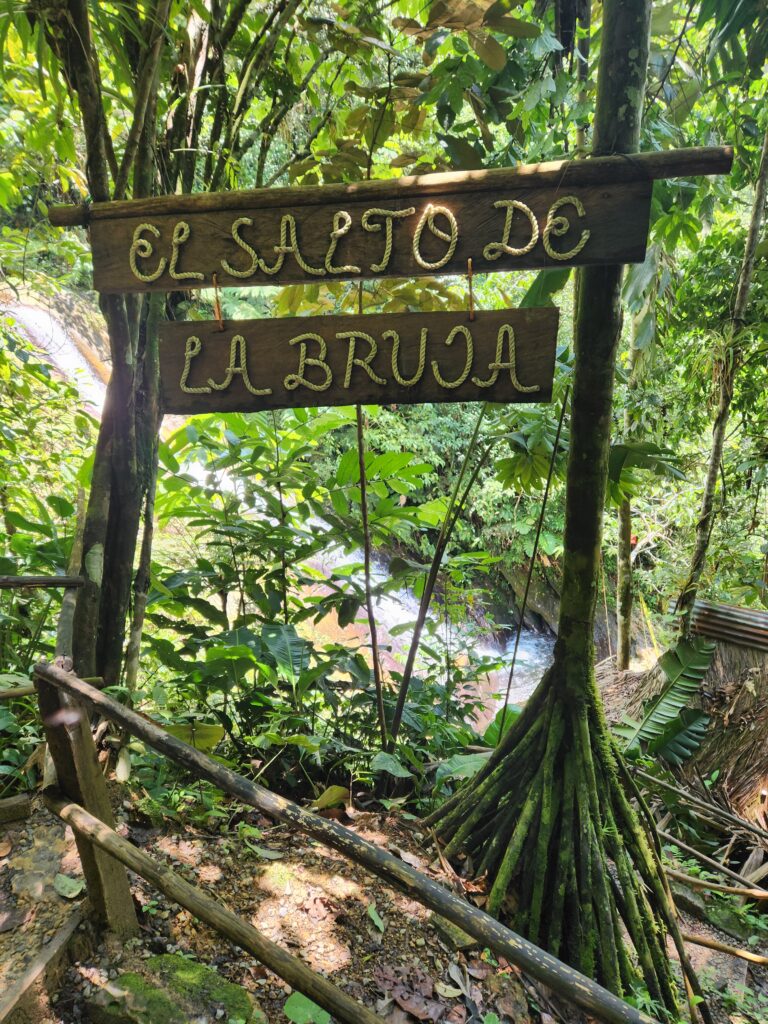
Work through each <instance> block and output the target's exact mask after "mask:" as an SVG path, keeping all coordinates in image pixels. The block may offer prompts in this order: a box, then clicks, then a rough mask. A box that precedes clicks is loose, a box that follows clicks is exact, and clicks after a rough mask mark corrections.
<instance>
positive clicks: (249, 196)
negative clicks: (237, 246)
mask: <svg viewBox="0 0 768 1024" xmlns="http://www.w3.org/2000/svg"><path fill="white" fill-rule="evenodd" d="M732 163H733V147H732V146H699V147H691V148H690V149H668V150H659V151H655V152H652V153H626V154H620V155H615V156H600V157H592V158H591V159H589V160H555V161H552V162H549V163H541V164H530V165H526V166H522V167H515V168H496V169H493V170H489V171H449V172H444V173H439V174H422V175H413V176H410V177H403V178H393V179H388V180H384V181H359V182H355V183H353V184H346V185H317V186H303V187H299V188H260V189H253V190H251V191H240V192H200V193H198V194H196V195H170V196H157V197H156V198H153V199H133V200H121V201H119V202H108V203H93V204H92V205H85V204H83V205H80V206H53V207H51V209H50V211H49V214H48V219H49V220H50V222H51V224H53V225H54V226H55V227H77V226H79V225H80V226H82V225H86V224H88V223H89V222H90V221H92V220H112V219H117V218H120V217H152V216H162V215H166V214H184V213H191V212H196V213H204V212H205V211H210V210H216V211H221V210H242V209H249V210H255V209H260V208H269V207H274V206H281V205H286V206H311V205H315V204H318V203H330V202H348V201H350V200H352V199H361V200H366V199H370V200H371V201H374V200H377V201H378V200H383V199H385V198H396V197H398V196H399V197H401V198H403V197H405V196H407V197H408V198H409V199H410V198H412V197H414V196H419V195H422V196H426V195H432V194H434V193H437V192H450V191H455V192H477V191H484V190H486V189H489V188H500V189H505V190H510V189H530V188H534V187H539V186H545V185H559V186H561V187H563V188H569V187H570V186H572V185H600V184H609V183H610V184H617V183H619V182H631V181H649V180H650V181H653V180H656V179H659V178H677V177H687V176H689V175H697V174H727V173H728V171H730V169H731V164H732Z"/></svg>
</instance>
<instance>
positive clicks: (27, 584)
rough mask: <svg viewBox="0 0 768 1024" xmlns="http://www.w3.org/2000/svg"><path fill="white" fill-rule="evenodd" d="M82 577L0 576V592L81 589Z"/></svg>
mask: <svg viewBox="0 0 768 1024" xmlns="http://www.w3.org/2000/svg"><path fill="white" fill-rule="evenodd" d="M83 582H84V580H83V577H82V576H0V590H25V589H33V588H34V589H37V590H39V589H42V588H46V587H51V588H53V589H58V588H60V587H64V588H65V589H67V590H69V588H70V587H82V585H83Z"/></svg>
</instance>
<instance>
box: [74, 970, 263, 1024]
mask: <svg viewBox="0 0 768 1024" xmlns="http://www.w3.org/2000/svg"><path fill="white" fill-rule="evenodd" d="M140 970H141V971H142V973H138V972H133V971H131V972H126V973H125V974H121V975H120V977H118V978H117V979H116V981H115V982H113V983H111V984H110V985H109V987H108V988H105V989H103V990H102V991H100V992H99V993H98V994H97V995H96V997H95V998H94V999H93V1000H92V1001H91V1003H90V1005H89V1013H90V1016H91V1020H92V1021H93V1022H94V1024H160V1022H162V1024H188V1022H189V1021H191V1020H196V1019H198V1018H200V1017H201V1016H205V1017H208V1016H211V1012H212V1011H215V1010H219V1009H223V1010H224V1012H225V1017H224V1018H223V1021H224V1024H235V1022H238V1024H240V1022H242V1024H267V1018H266V1017H265V1016H264V1014H263V1013H262V1011H261V1009H260V1008H259V1006H258V1004H257V1003H256V1002H255V1000H253V999H252V998H251V996H250V995H249V993H248V992H246V991H245V989H243V988H241V987H240V986H239V985H234V984H233V983H232V982H230V981H226V979H224V978H222V977H220V976H219V975H218V974H217V973H216V971H214V970H212V969H211V968H210V967H206V966H205V965H204V964H200V963H197V962H196V961H195V960H188V959H187V958H186V957H183V956H178V955H171V954H163V955H162V956H155V957H152V958H151V959H149V960H146V961H145V962H143V963H142V964H141V968H140Z"/></svg>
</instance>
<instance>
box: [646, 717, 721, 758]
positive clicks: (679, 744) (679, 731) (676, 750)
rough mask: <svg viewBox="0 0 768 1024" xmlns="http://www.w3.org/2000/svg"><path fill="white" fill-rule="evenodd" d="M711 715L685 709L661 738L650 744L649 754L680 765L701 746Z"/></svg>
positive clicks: (673, 720) (658, 737)
mask: <svg viewBox="0 0 768 1024" xmlns="http://www.w3.org/2000/svg"><path fill="white" fill-rule="evenodd" d="M708 725H709V715H708V714H707V713H706V712H704V711H701V710H699V709H698V708H683V710H682V711H681V712H680V714H679V715H676V716H675V717H674V718H673V719H672V721H671V722H670V723H669V725H668V726H667V727H666V729H665V730H664V731H663V732H662V734H661V735H660V736H657V737H656V739H655V740H653V741H652V742H651V743H649V744H648V753H649V754H653V755H654V756H655V757H660V758H662V759H663V760H664V761H667V762H669V763H670V764H674V765H680V764H682V763H683V761H687V760H688V758H689V757H690V756H691V754H693V753H695V751H697V750H698V749H699V747H700V746H701V741H702V740H703V739H704V734H705V733H706V731H707V726H708Z"/></svg>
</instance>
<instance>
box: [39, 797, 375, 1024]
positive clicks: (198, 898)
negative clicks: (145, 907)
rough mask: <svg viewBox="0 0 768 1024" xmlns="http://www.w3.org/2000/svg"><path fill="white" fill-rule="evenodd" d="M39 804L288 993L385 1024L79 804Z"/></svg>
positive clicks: (367, 1023)
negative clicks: (260, 968) (276, 978)
mask: <svg viewBox="0 0 768 1024" xmlns="http://www.w3.org/2000/svg"><path fill="white" fill-rule="evenodd" d="M43 799H44V801H45V805H46V807H47V808H48V809H49V810H50V811H52V812H53V813H54V814H56V815H57V816H58V817H59V818H61V820H62V821H65V822H66V823H67V825H69V826H70V827H71V828H72V831H73V832H75V833H76V834H77V835H79V836H81V837H83V838H84V839H87V840H88V841H89V842H91V843H93V844H94V845H95V846H98V847H99V849H100V850H103V851H104V852H105V853H107V854H109V855H110V857H114V858H115V860H117V861H119V862H120V863H121V864H123V865H124V866H125V867H127V868H130V869H131V871H135V872H136V874H137V875H140V876H141V877H142V878H144V879H146V881H148V882H151V883H152V884H153V885H154V886H155V888H157V889H159V890H160V892H162V893H163V894H164V895H165V896H168V897H169V899H172V900H173V901H174V903H178V904H179V905H180V906H182V907H184V909H185V910H188V911H189V912H190V913H191V914H194V916H195V917H197V918H199V919H200V920H201V921H204V922H205V923H206V924H208V925H210V926H211V928H215V929H216V931H217V932H220V933H221V934H222V935H224V936H225V938H227V939H229V941H230V942H233V943H234V944H235V945H236V946H239V947H240V948H241V949H244V950H246V951H247V952H248V953H251V954H252V955H253V956H255V957H257V959H258V960H260V961H261V963H263V964H264V965H265V966H266V967H268V968H269V969H270V970H271V971H274V972H275V974H277V975H278V976H279V977H281V978H283V979H284V980H285V981H287V982H288V983H289V984H290V985H292V986H293V988H295V989H298V991H299V992H301V993H303V994H304V995H305V996H307V998H308V999H312V1000H313V1001H314V1002H316V1003H317V1004H318V1005H319V1006H322V1007H323V1009H324V1010H328V1012H329V1013H332V1014H333V1015H334V1016H335V1017H338V1019H339V1020H340V1021H343V1022H344V1024H384V1022H383V1018H382V1017H380V1016H379V1015H378V1014H377V1013H373V1011H371V1010H369V1009H368V1008H367V1007H365V1006H363V1005H362V1003H358V1002H357V1001H356V1000H354V999H352V998H351V996H348V995H347V994H346V993H345V992H342V990H341V989H340V988H337V987H336V985H334V984H332V983H331V982H330V981H328V980H327V978H324V977H323V976H322V975H321V974H316V973H315V972H314V971H313V970H311V969H310V968H309V967H307V965H306V964H304V963H302V961H301V960H299V959H298V958H297V957H295V956H292V955H291V954H290V953H287V952H286V951H285V950H284V949H281V948H280V946H278V945H276V944H275V943H274V942H272V941H270V940H269V939H268V938H266V936H264V935H262V933H261V932H260V931H258V930H257V929H256V928H254V927H253V925H250V924H248V923H247V922H245V921H243V920H241V919H240V918H239V917H238V916H237V914H233V913H232V911H231V910H227V909H226V907H222V906H221V905H220V904H219V903H218V902H217V901H216V900H215V899H214V898H213V897H212V896H208V894H207V893H204V892H203V891H202V890H201V889H198V888H197V887H196V886H194V885H191V884H190V883H189V882H187V881H185V880H184V879H183V878H181V877H180V876H179V875H177V874H176V872H175V871H171V869H170V868H167V867H165V866H164V865H162V864H158V863H157V862H156V861H154V860H153V859H152V858H151V857H150V856H149V854H147V853H144V851H143V850H138V849H136V847H135V846H132V845H131V843H129V842H128V841H127V840H126V839H123V838H122V837H121V836H119V835H118V834H117V833H116V832H115V831H114V830H113V829H111V828H108V827H107V826H106V825H105V824H103V822H101V821H99V819H98V818H94V816H93V815H92V814H89V813H88V812H87V811H85V810H83V808H82V807H80V806H79V805H78V804H75V803H71V802H70V801H68V800H66V799H65V798H64V797H63V796H62V795H61V794H60V793H58V792H56V791H55V790H54V791H52V790H46V791H45V792H44V793H43Z"/></svg>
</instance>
